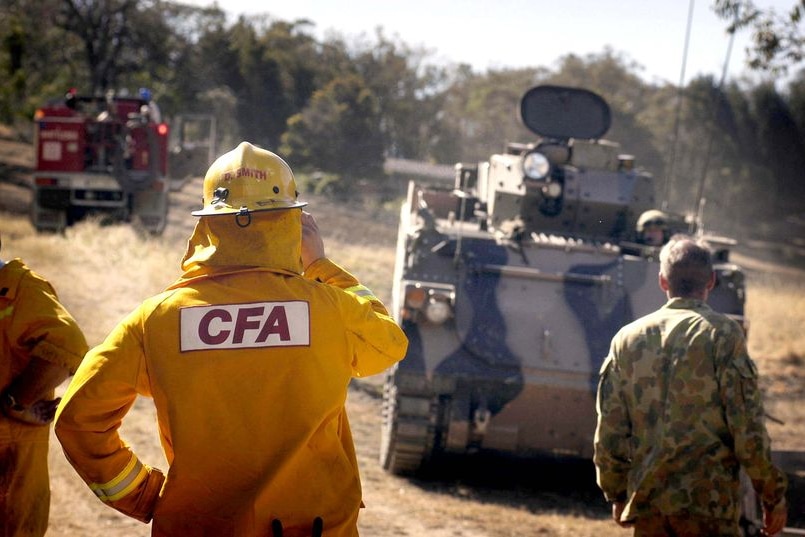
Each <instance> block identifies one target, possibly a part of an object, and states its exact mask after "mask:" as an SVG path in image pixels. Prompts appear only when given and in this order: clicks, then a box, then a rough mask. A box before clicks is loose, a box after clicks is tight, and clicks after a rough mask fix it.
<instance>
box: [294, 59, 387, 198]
mask: <svg viewBox="0 0 805 537" xmlns="http://www.w3.org/2000/svg"><path fill="white" fill-rule="evenodd" d="M383 149H384V143H383V136H382V134H381V130H380V113H379V107H378V103H377V98H376V97H375V96H374V94H373V93H372V92H371V90H369V88H367V87H366V84H365V82H364V81H363V79H361V78H360V77H358V76H357V75H348V76H346V77H342V78H338V79H335V80H333V81H332V82H330V83H329V84H327V85H326V86H325V87H324V88H322V89H321V90H319V91H316V92H315V93H314V94H313V97H312V98H311V100H310V102H309V103H308V106H307V107H306V108H305V109H304V110H303V111H302V112H301V113H299V114H296V115H294V116H292V117H291V118H290V119H289V120H288V130H287V132H286V133H285V134H284V135H283V137H282V147H281V152H282V153H283V155H284V156H285V157H286V158H287V159H288V161H289V162H292V163H293V167H294V168H296V167H299V168H301V169H304V170H308V171H323V172H327V173H331V174H335V175H336V176H337V178H336V179H337V182H338V186H337V190H338V191H340V192H341V193H345V192H347V191H348V190H349V189H351V188H355V187H356V186H357V184H358V183H359V182H360V181H361V180H363V179H377V178H379V177H382V176H383V161H384V156H383Z"/></svg>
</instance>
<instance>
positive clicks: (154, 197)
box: [31, 89, 170, 234]
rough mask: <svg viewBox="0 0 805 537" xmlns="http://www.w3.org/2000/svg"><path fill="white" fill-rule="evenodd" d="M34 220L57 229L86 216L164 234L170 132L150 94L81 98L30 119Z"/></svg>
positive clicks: (42, 227) (68, 99)
mask: <svg viewBox="0 0 805 537" xmlns="http://www.w3.org/2000/svg"><path fill="white" fill-rule="evenodd" d="M34 122H35V131H34V137H35V138H34V148H35V152H36V154H35V168H34V177H33V189H34V190H33V199H32V201H31V220H32V222H33V224H34V226H35V227H36V229H37V230H52V231H61V230H63V229H65V228H66V227H67V226H70V225H72V224H74V223H75V222H77V221H78V220H80V219H82V218H84V217H85V216H87V215H89V214H98V213H100V214H102V215H103V216H105V217H108V218H110V219H112V220H114V221H124V222H132V223H135V224H136V225H139V226H141V227H142V228H143V229H145V230H147V231H149V232H151V233H153V234H159V233H161V232H162V231H163V230H164V228H165V224H166V221H167V212H168V195H169V192H170V181H169V180H168V177H167V172H168V170H167V167H168V166H167V163H168V134H169V128H168V125H167V124H166V123H163V122H162V118H161V114H160V112H159V107H158V106H157V104H156V103H155V102H154V101H153V100H152V99H151V95H150V92H149V91H148V90H144V89H141V90H140V92H139V95H137V96H128V95H116V94H114V93H113V92H108V93H107V94H106V95H102V96H91V97H89V96H80V95H78V94H76V92H75V91H74V90H71V91H69V92H68V93H67V95H66V96H65V98H64V99H60V100H59V101H54V102H50V103H48V104H47V105H46V106H43V107H41V108H39V109H38V110H37V111H36V114H35V116H34Z"/></svg>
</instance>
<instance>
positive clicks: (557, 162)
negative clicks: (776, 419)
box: [380, 86, 744, 474]
mask: <svg viewBox="0 0 805 537" xmlns="http://www.w3.org/2000/svg"><path fill="white" fill-rule="evenodd" d="M520 115H521V118H522V121H523V122H524V124H525V126H526V127H528V128H529V130H531V131H532V132H534V133H535V134H536V135H537V138H536V139H535V140H534V141H532V142H530V143H517V144H509V145H508V147H507V148H506V151H505V152H504V153H502V154H495V155H492V157H491V158H490V159H489V160H488V161H486V162H481V163H478V164H476V165H465V164H458V165H456V175H455V184H454V185H453V187H452V188H450V187H441V188H439V187H434V186H427V185H424V184H417V183H414V182H411V183H410V184H409V188H408V195H407V199H406V201H405V202H404V204H403V206H402V210H401V216H400V226H399V235H398V243H397V257H396V266H395V272H394V288H393V309H394V314H395V315H396V319H397V321H398V322H399V324H400V325H401V326H402V328H403V329H404V330H405V333H406V335H407V336H408V338H409V348H408V354H407V356H406V357H405V359H404V360H403V361H402V362H400V363H399V364H398V366H396V367H395V368H394V369H393V370H392V371H391V372H390V373H389V375H388V377H387V379H386V382H385V386H384V394H383V426H382V435H381V437H382V439H381V455H380V457H381V463H382V465H383V467H384V468H385V469H387V470H388V471H390V472H393V473H396V474H406V473H414V472H417V471H418V470H419V469H420V468H422V466H423V465H425V464H426V463H427V462H428V461H430V460H431V459H433V458H434V457H435V456H437V455H450V454H467V453H471V452H474V451H478V450H493V451H497V452H504V453H507V454H515V455H522V456H531V455H537V454H545V453H553V454H567V455H573V456H580V457H592V446H593V434H594V431H595V421H596V413H595V392H596V385H597V379H598V371H599V369H600V366H601V363H602V361H603V359H604V357H605V356H606V354H607V352H608V350H609V342H610V340H611V338H612V336H613V335H614V334H615V332H616V331H617V330H618V329H619V328H620V327H621V326H623V325H624V324H626V323H628V322H630V321H632V320H633V319H635V318H637V317H639V316H641V315H644V314H647V313H649V312H651V311H653V310H655V309H656V308H658V307H659V306H660V305H662V304H663V303H664V302H665V297H664V295H663V294H662V293H661V291H660V290H659V287H658V285H657V273H658V271H659V264H658V261H657V254H658V251H659V246H658V245H652V244H647V241H646V239H645V237H643V236H642V235H641V234H640V233H639V232H638V231H637V227H638V220H640V217H641V215H643V214H644V213H646V214H647V215H649V216H650V215H651V214H652V213H647V211H651V210H655V212H656V207H657V206H658V202H657V200H656V199H655V194H654V183H653V179H652V176H651V175H650V174H648V173H646V172H644V171H641V170H640V169H638V168H637V167H636V166H635V159H634V158H633V157H632V156H630V155H626V154H624V153H621V152H620V150H619V147H618V145H617V144H615V143H613V142H610V141H607V140H605V139H603V136H604V134H605V133H606V132H607V131H608V130H609V127H610V122H611V115H610V109H609V106H608V104H607V103H606V102H605V101H604V100H603V99H602V98H601V97H600V96H599V95H597V94H595V93H592V92H590V91H587V90H584V89H579V88H568V87H558V86H537V87H535V88H532V89H530V90H529V91H528V92H526V93H525V95H524V96H523V97H522V100H521V103H520ZM659 214H661V215H662V216H663V218H662V226H661V227H662V231H663V233H664V235H665V238H666V239H667V237H668V236H669V235H670V234H672V233H674V232H693V233H697V234H701V230H697V229H695V227H696V226H695V223H694V222H693V220H692V219H690V218H685V217H682V216H676V217H675V216H673V215H668V214H664V213H659ZM651 223H654V224H656V223H658V222H657V221H656V219H655V221H654V222H649V221H647V220H646V218H644V219H643V220H641V230H642V228H643V227H645V226H646V225H648V224H651ZM705 239H706V237H705ZM661 242H662V241H660V244H661ZM709 243H710V244H711V245H712V247H713V249H714V253H715V256H714V258H715V259H716V261H717V265H716V271H717V278H718V280H717V285H716V288H715V289H714V291H713V293H712V295H711V298H710V303H711V305H713V307H715V308H716V309H718V310H720V311H722V312H725V313H728V314H730V315H734V316H735V317H736V318H738V320H739V321H742V320H743V309H744V279H743V273H742V272H741V270H740V268H739V267H737V266H735V265H733V264H731V263H730V261H729V247H730V246H731V244H732V241H730V240H728V239H723V238H716V237H710V238H709Z"/></svg>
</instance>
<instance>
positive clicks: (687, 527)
mask: <svg viewBox="0 0 805 537" xmlns="http://www.w3.org/2000/svg"><path fill="white" fill-rule="evenodd" d="M742 535H743V534H742V533H741V531H740V528H739V527H738V523H737V522H736V521H734V520H723V519H718V518H711V517H703V516H692V515H687V514H679V515H670V516H668V515H643V516H640V517H639V518H638V519H637V520H636V521H635V524H634V537H741V536H742Z"/></svg>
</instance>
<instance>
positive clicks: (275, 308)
mask: <svg viewBox="0 0 805 537" xmlns="http://www.w3.org/2000/svg"><path fill="white" fill-rule="evenodd" d="M179 327H180V332H181V343H180V349H181V351H182V352H185V351H197V350H209V349H251V348H256V347H297V346H307V345H310V306H309V304H308V303H307V302H302V301H290V302H255V303H250V304H216V305H214V306H195V307H187V308H182V309H181V310H180V320H179Z"/></svg>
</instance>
